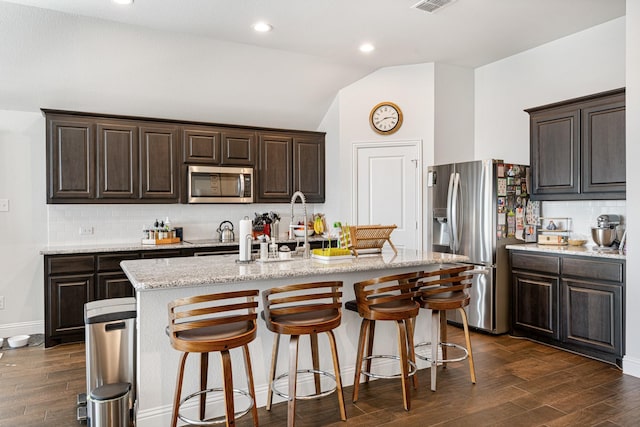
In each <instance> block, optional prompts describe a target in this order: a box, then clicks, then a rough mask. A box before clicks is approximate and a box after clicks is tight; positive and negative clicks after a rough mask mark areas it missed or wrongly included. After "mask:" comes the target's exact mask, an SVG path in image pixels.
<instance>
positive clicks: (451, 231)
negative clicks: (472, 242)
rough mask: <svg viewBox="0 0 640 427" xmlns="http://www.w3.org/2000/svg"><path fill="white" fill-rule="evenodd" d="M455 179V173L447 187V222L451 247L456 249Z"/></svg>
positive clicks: (450, 177)
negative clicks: (453, 206)
mask: <svg viewBox="0 0 640 427" xmlns="http://www.w3.org/2000/svg"><path fill="white" fill-rule="evenodd" d="M454 181H455V173H452V174H451V175H450V176H449V187H448V188H447V223H448V224H449V236H450V238H449V249H451V250H452V251H453V250H454V242H453V240H454V236H455V226H456V222H455V217H454V216H453V209H452V205H453V182H454Z"/></svg>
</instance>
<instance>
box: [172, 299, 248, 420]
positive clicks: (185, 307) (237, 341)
mask: <svg viewBox="0 0 640 427" xmlns="http://www.w3.org/2000/svg"><path fill="white" fill-rule="evenodd" d="M256 297H258V291H257V290H248V291H238V292H224V293H219V294H211V295H201V296H195V297H190V298H182V299H178V300H175V301H173V302H171V303H169V305H168V306H169V326H168V328H167V333H168V334H169V338H170V341H171V345H172V346H173V348H175V349H176V350H179V351H182V352H183V354H182V357H181V358H180V365H179V368H178V376H177V380H176V391H175V398H174V402H173V415H172V419H171V426H172V427H175V426H176V425H177V423H178V418H179V419H180V420H181V421H184V422H186V423H188V424H190V425H198V426H207V425H213V424H220V423H222V422H225V421H226V425H227V426H232V425H235V419H236V418H239V417H241V416H243V415H245V414H247V413H248V412H249V411H251V412H252V416H253V424H254V426H257V425H258V410H257V408H256V394H255V390H254V386H253V373H252V371H251V358H250V356H249V347H248V346H247V344H248V343H249V342H251V341H253V340H254V339H255V337H256V332H257V326H256V318H257V314H256V307H257V306H258V302H257V300H256ZM236 347H242V349H243V352H244V361H245V369H246V374H247V382H248V388H249V391H248V392H246V391H244V390H239V389H234V388H233V376H232V371H231V355H230V354H229V350H230V349H232V348H236ZM213 351H216V352H220V355H221V359H222V374H223V377H224V378H223V387H216V388H207V374H208V367H209V352H213ZM189 353H200V390H199V391H197V392H195V393H193V394H190V395H189V396H187V397H185V398H184V399H182V400H181V399H180V398H181V394H182V380H183V377H184V367H185V363H186V361H187V356H188V355H189ZM216 391H217V392H219V391H223V392H224V400H225V416H224V420H223V419H222V416H219V417H213V418H206V419H205V409H206V406H205V404H206V397H207V393H209V392H216ZM234 393H236V394H240V395H243V396H245V397H246V398H248V399H249V400H250V405H249V407H248V408H247V409H245V410H244V411H241V412H238V413H236V412H235V408H234ZM195 397H200V419H199V420H194V419H190V418H187V417H186V416H184V415H183V414H181V413H180V408H181V406H182V405H183V404H184V403H185V402H186V401H188V400H190V399H192V398H195Z"/></svg>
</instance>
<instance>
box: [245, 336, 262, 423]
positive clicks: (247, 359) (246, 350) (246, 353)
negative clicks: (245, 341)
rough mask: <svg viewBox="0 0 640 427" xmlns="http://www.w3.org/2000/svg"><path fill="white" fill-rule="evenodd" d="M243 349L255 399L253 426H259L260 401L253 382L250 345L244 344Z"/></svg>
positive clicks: (252, 409) (249, 383) (250, 392)
mask: <svg viewBox="0 0 640 427" xmlns="http://www.w3.org/2000/svg"><path fill="white" fill-rule="evenodd" d="M242 351H243V353H244V366H245V370H246V372H247V386H248V387H249V394H250V395H251V398H252V399H253V408H251V417H252V418H253V426H254V427H258V403H257V402H256V389H255V387H254V384H253V369H252V368H251V356H250V355H249V346H247V345H243V346H242Z"/></svg>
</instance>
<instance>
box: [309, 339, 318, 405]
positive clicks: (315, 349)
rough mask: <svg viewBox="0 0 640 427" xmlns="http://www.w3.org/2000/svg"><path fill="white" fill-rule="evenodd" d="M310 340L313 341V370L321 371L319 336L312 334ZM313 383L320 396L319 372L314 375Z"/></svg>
mask: <svg viewBox="0 0 640 427" xmlns="http://www.w3.org/2000/svg"><path fill="white" fill-rule="evenodd" d="M309 338H310V339H311V360H312V362H313V369H314V370H315V371H319V370H320V359H319V357H318V334H310V335H309ZM313 381H314V383H315V386H316V393H318V394H320V390H321V388H320V374H318V373H317V372H314V373H313Z"/></svg>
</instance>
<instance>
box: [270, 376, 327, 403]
mask: <svg viewBox="0 0 640 427" xmlns="http://www.w3.org/2000/svg"><path fill="white" fill-rule="evenodd" d="M296 372H297V373H298V374H319V375H323V376H325V377H329V378H331V379H332V380H333V381H334V382H335V381H336V377H335V375H333V374H332V373H330V372H327V371H319V370H316V369H298V370H297V371H296ZM288 376H289V373H288V372H286V373H284V374H282V375H280V376H278V377H276V378H275V379H274V380H273V383H272V385H271V390H272V391H273V392H274V393H275V394H277V395H278V396H280V397H282V398H284V399H287V400H291V398H290V397H289V395H288V394H286V393H283V392H281V391H279V390H278V389H277V388H276V382H277V381H279V380H281V379H283V378H287V377H288ZM335 391H336V386H333V388H331V389H329V390H327V391H323V392H320V393H314V394H306V395H298V396H295V398H296V400H312V399H319V398H321V397H325V396H329V395H330V394H332V393H333V392H335Z"/></svg>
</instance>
